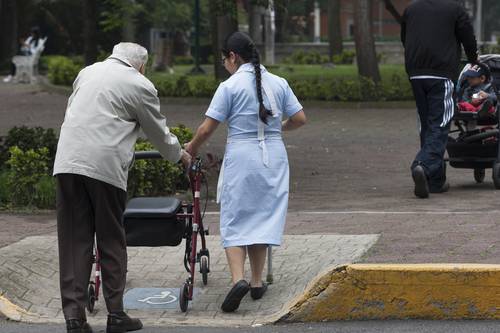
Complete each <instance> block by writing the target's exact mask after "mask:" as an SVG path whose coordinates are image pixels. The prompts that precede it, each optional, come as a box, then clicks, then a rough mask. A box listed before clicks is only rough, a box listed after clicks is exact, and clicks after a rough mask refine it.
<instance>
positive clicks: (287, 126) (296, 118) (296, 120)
mask: <svg viewBox="0 0 500 333" xmlns="http://www.w3.org/2000/svg"><path fill="white" fill-rule="evenodd" d="M306 122H307V118H306V114H305V112H304V110H300V111H299V112H297V113H295V114H294V115H293V116H291V117H290V118H288V119H287V120H285V121H283V123H282V127H281V129H282V130H283V131H292V130H295V129H297V128H299V127H301V126H303V125H305V123H306Z"/></svg>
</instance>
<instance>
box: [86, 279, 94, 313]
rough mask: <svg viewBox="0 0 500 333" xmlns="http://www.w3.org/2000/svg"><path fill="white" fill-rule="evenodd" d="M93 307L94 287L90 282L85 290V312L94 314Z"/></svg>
mask: <svg viewBox="0 0 500 333" xmlns="http://www.w3.org/2000/svg"><path fill="white" fill-rule="evenodd" d="M94 305H95V287H94V282H90V283H89V287H88V290H87V310H88V311H89V312H90V313H93V312H94Z"/></svg>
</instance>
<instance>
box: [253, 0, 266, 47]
mask: <svg viewBox="0 0 500 333" xmlns="http://www.w3.org/2000/svg"><path fill="white" fill-rule="evenodd" d="M264 2H267V1H259V0H252V1H249V4H248V23H249V32H250V37H251V38H252V39H253V41H254V42H255V44H257V45H260V44H262V43H263V33H264V30H263V25H262V16H263V15H264V12H265V10H266V6H267V4H266V3H264Z"/></svg>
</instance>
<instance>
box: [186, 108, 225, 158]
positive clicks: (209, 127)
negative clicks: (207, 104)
mask: <svg viewBox="0 0 500 333" xmlns="http://www.w3.org/2000/svg"><path fill="white" fill-rule="evenodd" d="M217 126H219V122H218V121H217V120H215V119H212V118H210V117H206V118H205V121H203V123H202V124H201V125H200V127H198V130H197V131H196V135H195V136H194V138H193V140H191V142H188V143H186V145H185V149H186V151H187V152H188V153H189V154H190V155H191V156H193V157H196V156H197V155H198V150H199V149H200V147H201V145H202V144H203V143H205V141H207V140H208V138H210V136H211V135H212V134H213V132H215V130H216V129H217Z"/></svg>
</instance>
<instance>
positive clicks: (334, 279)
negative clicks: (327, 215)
mask: <svg viewBox="0 0 500 333" xmlns="http://www.w3.org/2000/svg"><path fill="white" fill-rule="evenodd" d="M369 319H371V320H377V319H442V320H444V319H500V265H476V264H416V265H403V264H402V265H391V264H386V265H382V264H380V265H378V264H353V265H347V266H341V267H337V268H333V269H330V270H329V271H327V272H325V273H324V274H322V275H320V276H318V277H317V278H316V279H315V280H314V281H312V282H311V284H310V285H309V286H308V288H307V290H306V292H305V293H304V294H303V295H302V296H300V297H299V299H297V300H296V301H295V302H294V304H293V305H292V306H291V307H290V310H289V311H288V313H286V314H285V315H284V316H282V317H281V318H280V319H279V320H278V322H322V321H333V320H369Z"/></svg>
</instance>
